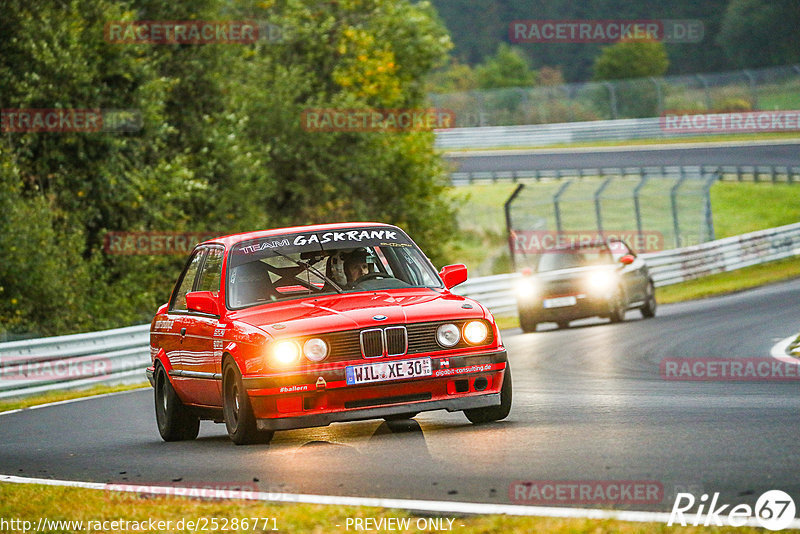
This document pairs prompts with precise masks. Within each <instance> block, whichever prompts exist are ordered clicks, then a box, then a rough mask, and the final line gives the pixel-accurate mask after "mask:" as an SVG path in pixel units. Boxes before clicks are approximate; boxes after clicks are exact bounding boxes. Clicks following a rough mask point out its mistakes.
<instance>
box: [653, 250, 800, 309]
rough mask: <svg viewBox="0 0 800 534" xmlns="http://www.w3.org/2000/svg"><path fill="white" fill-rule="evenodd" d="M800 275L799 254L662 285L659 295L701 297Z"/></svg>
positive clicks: (680, 298) (665, 297)
mask: <svg viewBox="0 0 800 534" xmlns="http://www.w3.org/2000/svg"><path fill="white" fill-rule="evenodd" d="M798 277H800V256H795V257H793V258H786V259H783V260H778V261H773V262H770V263H764V264H762V265H753V266H752V267H745V268H744V269H739V270H737V271H729V272H726V273H717V274H712V275H709V276H704V277H703V278H696V279H695V280H689V281H687V282H681V283H680V284H674V285H671V286H664V287H659V288H657V289H656V299H658V302H659V303H661V304H667V303H670V302H681V301H684V300H692V299H699V298H704V297H711V296H715V295H723V294H726V293H735V292H737V291H743V290H745V289H751V288H754V287H758V286H762V285H764V284H769V283H772V282H779V281H781V280H789V279H792V278H798Z"/></svg>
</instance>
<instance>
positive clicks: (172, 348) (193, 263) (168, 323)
mask: <svg viewBox="0 0 800 534" xmlns="http://www.w3.org/2000/svg"><path fill="white" fill-rule="evenodd" d="M204 256H205V251H204V250H202V249H197V250H195V251H194V252H193V253H192V255H191V256H190V257H189V260H188V261H187V262H186V267H184V269H183V272H182V273H181V276H180V277H179V278H178V283H177V284H176V285H175V290H174V291H173V293H172V296H171V297H170V301H169V306H168V307H167V312H166V318H165V319H166V320H159V321H158V322H157V324H156V328H157V329H158V330H159V335H160V338H161V343H160V346H161V348H163V349H164V352H165V353H166V356H167V359H168V360H169V364H170V366H171V370H170V375H171V376H172V379H173V384H174V385H175V387H176V389H177V390H178V394H179V395H180V396H181V398H184V392H183V388H182V383H181V382H180V380H178V377H179V376H180V373H181V372H182V370H183V348H184V341H185V338H186V331H187V328H188V326H187V323H186V318H187V317H186V293H188V292H190V291H192V289H193V288H194V284H195V280H196V278H197V273H198V272H199V270H200V266H201V264H202V261H203V257H204Z"/></svg>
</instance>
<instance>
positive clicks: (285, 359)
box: [271, 341, 300, 366]
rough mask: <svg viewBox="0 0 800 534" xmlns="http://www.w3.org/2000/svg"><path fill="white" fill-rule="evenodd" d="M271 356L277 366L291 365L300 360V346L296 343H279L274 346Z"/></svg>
mask: <svg viewBox="0 0 800 534" xmlns="http://www.w3.org/2000/svg"><path fill="white" fill-rule="evenodd" d="M271 356H272V358H271V359H272V362H273V363H274V364H276V365H279V366H286V365H291V364H293V363H295V362H296V361H297V360H298V359H299V358H300V346H299V345H298V344H297V343H295V342H294V341H278V342H277V343H275V345H273V346H272V354H271Z"/></svg>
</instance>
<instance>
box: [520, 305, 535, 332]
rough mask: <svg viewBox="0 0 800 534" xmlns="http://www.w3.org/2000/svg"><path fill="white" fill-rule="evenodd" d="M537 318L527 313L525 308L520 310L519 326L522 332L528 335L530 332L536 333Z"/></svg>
mask: <svg viewBox="0 0 800 534" xmlns="http://www.w3.org/2000/svg"><path fill="white" fill-rule="evenodd" d="M537 324H538V323H537V322H536V317H534V315H533V313H532V312H530V311H527V310H525V309H523V308H520V310H519V326H520V327H521V328H522V331H523V332H525V333H526V334H527V333H529V332H536V325H537Z"/></svg>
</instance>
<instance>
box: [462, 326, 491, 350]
mask: <svg viewBox="0 0 800 534" xmlns="http://www.w3.org/2000/svg"><path fill="white" fill-rule="evenodd" d="M487 337H489V328H488V327H487V326H486V323H484V322H483V321H470V322H468V323H467V324H465V325H464V339H466V340H467V343H469V344H470V345H479V344H481V343H483V342H484V341H486V338H487Z"/></svg>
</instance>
